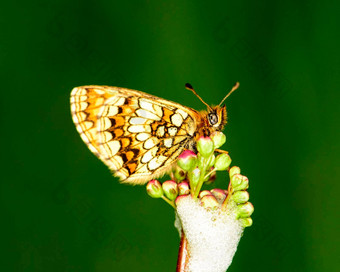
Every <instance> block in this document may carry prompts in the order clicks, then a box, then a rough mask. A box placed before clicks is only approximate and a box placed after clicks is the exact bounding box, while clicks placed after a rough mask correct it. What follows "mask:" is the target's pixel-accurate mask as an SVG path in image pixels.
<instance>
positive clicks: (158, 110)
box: [71, 86, 198, 184]
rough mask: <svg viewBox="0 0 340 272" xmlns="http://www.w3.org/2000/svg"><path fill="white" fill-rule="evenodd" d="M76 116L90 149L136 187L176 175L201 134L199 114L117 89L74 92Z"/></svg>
mask: <svg viewBox="0 0 340 272" xmlns="http://www.w3.org/2000/svg"><path fill="white" fill-rule="evenodd" d="M71 112H72V118H73V121H74V123H75V125H76V127H77V130H78V132H79V133H80V136H81V138H82V139H83V141H84V142H85V143H86V144H87V146H88V147H89V149H90V150H91V151H92V152H93V153H94V154H95V155H96V156H97V157H99V158H100V159H101V160H102V161H103V162H104V163H105V164H106V165H107V166H108V167H109V168H110V169H111V170H113V172H114V174H115V175H116V176H118V177H119V178H120V179H121V181H122V182H126V183H132V184H144V183H146V182H148V181H149V180H150V179H152V178H156V177H159V176H161V175H163V174H165V173H166V172H168V171H169V170H171V168H172V167H173V165H174V162H175V161H176V159H177V157H178V156H179V155H180V154H181V152H182V151H183V150H184V148H186V147H188V146H189V145H190V143H191V142H192V141H193V138H194V134H195V131H196V129H197V124H196V120H197V119H196V117H197V114H198V113H197V112H196V111H195V110H193V109H190V108H187V107H184V106H182V105H180V104H177V103H174V102H170V101H167V100H164V99H161V98H158V97H155V96H152V95H149V94H146V93H143V92H139V91H134V90H130V89H125V88H118V87H107V86H83V87H78V88H74V89H73V91H72V93H71Z"/></svg>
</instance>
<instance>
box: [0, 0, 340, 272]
mask: <svg viewBox="0 0 340 272" xmlns="http://www.w3.org/2000/svg"><path fill="white" fill-rule="evenodd" d="M335 2H336V1H328V3H327V2H322V1H292V0H290V1H209V2H208V1H127V3H123V1H119V2H118V1H104V0H99V1H71V2H69V1H53V2H52V1H47V2H46V1H42V0H41V1H12V2H11V3H9V2H7V4H6V6H5V5H4V4H1V5H2V7H1V17H0V30H1V43H0V69H1V94H2V95H1V119H0V120H1V143H2V150H1V159H2V162H1V166H2V170H1V173H2V175H1V217H2V218H1V219H2V220H1V224H0V226H1V233H2V235H1V237H2V238H1V249H2V253H1V258H0V259H1V260H0V262H1V265H0V269H1V271H98V272H101V271H164V272H166V271H174V270H175V265H176V259H177V250H178V243H179V237H178V233H177V230H176V229H175V228H174V227H173V222H174V211H173V210H172V208H171V207H170V206H169V205H167V204H166V203H165V202H164V201H161V200H156V199H152V198H150V197H148V195H147V194H146V192H145V187H144V186H139V187H138V186H136V187H132V186H127V185H121V184H119V183H118V181H117V180H116V179H115V178H113V177H112V175H111V174H110V172H109V170H108V169H107V168H106V167H105V166H104V165H103V164H102V163H101V162H100V161H99V160H98V159H97V158H96V157H95V156H94V155H92V154H91V152H90V151H89V150H88V149H87V147H86V146H85V145H84V143H83V142H82V141H81V139H80V137H79V135H78V133H77V132H76V130H75V127H74V125H73V123H72V120H71V116H70V109H69V94H70V91H71V90H72V88H73V87H75V86H79V85H85V84H97V85H112V86H121V87H126V88H131V89H137V90H141V91H145V92H148V93H150V94H154V95H157V96H160V97H163V98H165V99H168V100H171V101H176V102H179V103H181V104H183V105H186V106H189V107H192V108H195V109H204V105H203V104H202V103H201V102H200V101H199V100H198V99H197V98H195V97H194V96H193V95H192V94H191V93H190V92H189V91H187V90H185V89H184V84H185V83H186V82H190V83H192V85H193V86H194V87H195V88H196V90H197V91H198V93H199V94H200V95H201V96H202V97H203V98H204V99H205V100H206V102H207V103H209V104H214V103H215V104H217V103H219V102H220V100H221V99H222V98H223V97H224V95H225V94H226V93H227V91H229V90H230V88H231V87H232V86H233V84H234V83H235V82H236V81H239V82H240V88H239V90H238V91H237V92H235V93H234V94H233V95H232V96H231V97H230V98H228V99H227V101H226V104H227V109H228V116H229V124H228V125H227V127H226V129H225V133H226V135H227V143H226V145H225V146H224V149H226V150H229V151H230V154H231V157H232V159H233V164H234V165H238V166H240V167H241V169H242V172H243V173H244V174H245V175H247V176H248V177H249V179H250V189H249V192H250V196H251V202H252V203H253V204H254V206H255V213H254V215H253V219H254V225H253V226H252V227H251V228H249V229H246V231H245V234H244V236H243V238H242V239H241V242H240V244H239V248H238V251H237V253H236V255H235V257H234V261H233V263H232V265H231V267H230V269H229V270H228V271H233V272H236V271H243V272H244V271H310V272H314V271H316V272H324V271H339V268H338V267H339V256H338V255H339V246H338V245H339V243H340V241H339V230H338V229H339V213H338V208H339V200H338V195H337V193H338V190H339V167H338V165H339V160H338V157H339V156H338V154H339V141H338V140H339V136H340V135H339V78H340V73H339V71H340V69H339V66H340V61H339V60H340V58H339V48H340V44H339V27H340V24H339V20H338V15H339V14H338V11H339V8H340V7H339V4H337V6H335ZM218 184H219V185H220V186H226V184H225V185H223V184H222V183H221V182H220V183H218Z"/></svg>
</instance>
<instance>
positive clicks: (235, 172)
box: [229, 166, 241, 178]
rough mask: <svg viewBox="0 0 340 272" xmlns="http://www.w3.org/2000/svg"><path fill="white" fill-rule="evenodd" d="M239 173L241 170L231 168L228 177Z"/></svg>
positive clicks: (234, 167) (236, 167)
mask: <svg viewBox="0 0 340 272" xmlns="http://www.w3.org/2000/svg"><path fill="white" fill-rule="evenodd" d="M240 173H241V169H240V167H238V166H233V167H231V168H230V169H229V177H230V178H231V177H232V176H233V175H235V174H240Z"/></svg>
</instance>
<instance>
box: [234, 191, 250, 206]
mask: <svg viewBox="0 0 340 272" xmlns="http://www.w3.org/2000/svg"><path fill="white" fill-rule="evenodd" d="M232 198H233V200H234V201H235V202H236V203H246V202H247V201H248V200H249V193H248V192H247V191H237V192H234V193H233V196H232Z"/></svg>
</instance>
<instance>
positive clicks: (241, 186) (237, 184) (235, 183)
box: [230, 174, 249, 191]
mask: <svg viewBox="0 0 340 272" xmlns="http://www.w3.org/2000/svg"><path fill="white" fill-rule="evenodd" d="M230 182H231V186H232V187H233V190H234V191H242V190H245V189H247V188H248V185H249V181H248V178H247V177H246V176H242V175H241V174H235V175H233V176H232V177H231V179H230Z"/></svg>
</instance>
